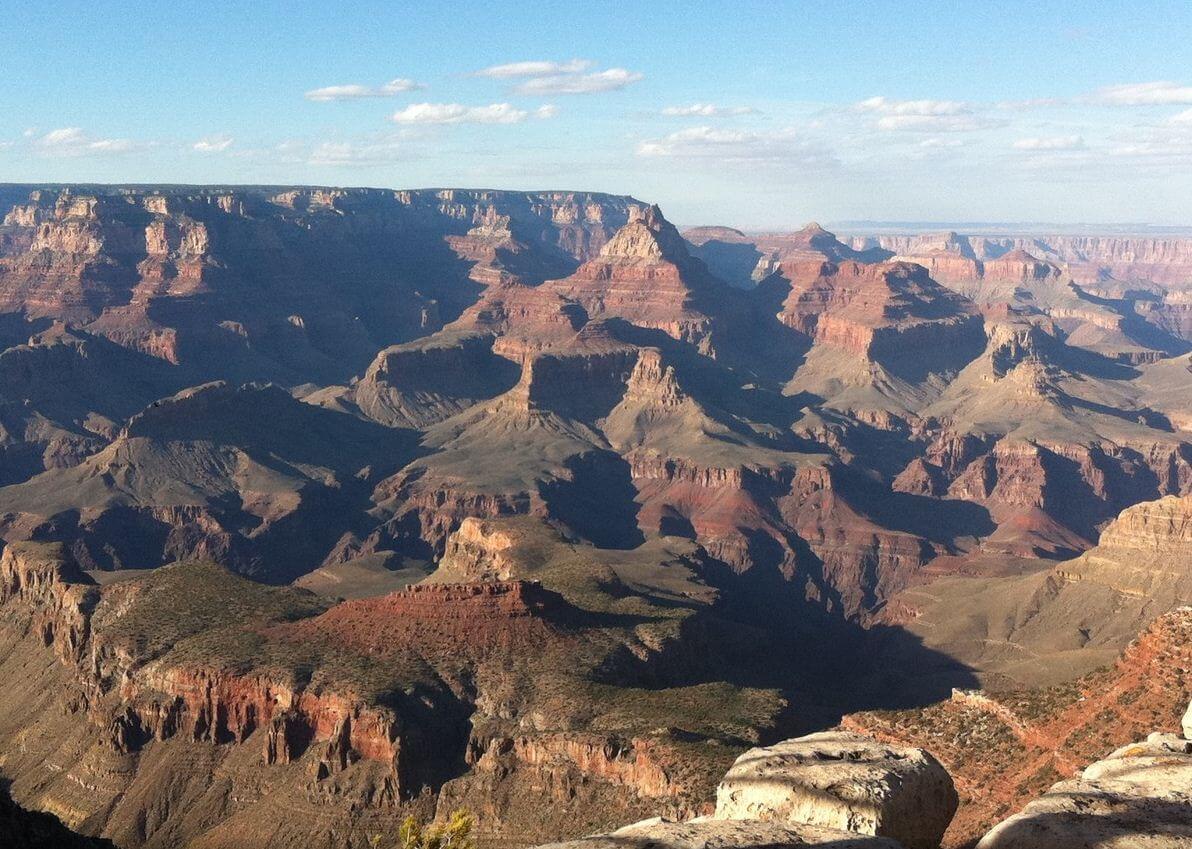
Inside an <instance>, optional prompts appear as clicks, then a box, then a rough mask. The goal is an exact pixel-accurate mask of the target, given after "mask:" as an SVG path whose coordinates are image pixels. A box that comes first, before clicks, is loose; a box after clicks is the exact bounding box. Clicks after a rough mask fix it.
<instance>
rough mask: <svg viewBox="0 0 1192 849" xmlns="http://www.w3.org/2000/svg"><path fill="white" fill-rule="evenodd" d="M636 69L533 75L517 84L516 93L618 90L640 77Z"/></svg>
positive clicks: (544, 93) (587, 92)
mask: <svg viewBox="0 0 1192 849" xmlns="http://www.w3.org/2000/svg"><path fill="white" fill-rule="evenodd" d="M642 76H643V75H642V74H640V73H638V72H637V71H627V70H625V69H624V68H609V69H608V70H607V71H596V72H595V73H591V74H551V75H549V76H541V77H533V78H531V79H528V80H526V81H525V82H523V83H522V84H521V85H519V86H518V87H517V88H516V89H515V91H516V92H517V93H518V94H529V95H547V94H596V93H597V92H602V91H618V90H619V89H623V88H625V87H626V86H628V85H631V84H633V83H635V82H637V81H638V80H640V79H642Z"/></svg>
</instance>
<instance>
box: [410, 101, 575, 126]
mask: <svg viewBox="0 0 1192 849" xmlns="http://www.w3.org/2000/svg"><path fill="white" fill-rule="evenodd" d="M557 113H558V109H557V108H556V107H555V106H552V105H550V104H548V105H546V106H541V107H539V108H538V109H536V110H534V112H533V113H531V112H528V111H526V110H525V109H518V108H516V107H515V106H513V105H512V104H509V103H492V104H489V105H488V106H464V105H462V104H460V103H413V104H411V105H409V106H407V107H406V108H405V109H402V110H400V111H398V112H394V113H393V116H392V118H391V120H392V121H393V122H394V123H397V124H520V123H521V122H522V121H525V120H526V119H527V118H529V117H530V116H531V115H533V116H534V117H536V118H553V117H554V116H555V115H556V114H557Z"/></svg>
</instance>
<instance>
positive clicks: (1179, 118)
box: [1167, 109, 1192, 126]
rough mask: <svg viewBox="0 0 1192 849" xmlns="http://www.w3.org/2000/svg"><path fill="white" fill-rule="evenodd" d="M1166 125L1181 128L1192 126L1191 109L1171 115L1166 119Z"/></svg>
mask: <svg viewBox="0 0 1192 849" xmlns="http://www.w3.org/2000/svg"><path fill="white" fill-rule="evenodd" d="M1167 123H1169V124H1179V125H1181V126H1182V125H1184V124H1187V125H1189V126H1192V109H1185V110H1184V111H1183V112H1180V113H1179V114H1178V115H1172V116H1171V117H1170V118H1169V119H1168V121H1167Z"/></svg>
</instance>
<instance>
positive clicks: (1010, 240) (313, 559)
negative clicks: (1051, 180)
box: [0, 185, 1192, 849]
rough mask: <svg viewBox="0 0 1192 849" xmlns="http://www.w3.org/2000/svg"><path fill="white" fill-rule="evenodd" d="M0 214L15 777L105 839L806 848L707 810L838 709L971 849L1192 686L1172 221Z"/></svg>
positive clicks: (1, 411) (580, 213) (145, 211)
mask: <svg viewBox="0 0 1192 849" xmlns="http://www.w3.org/2000/svg"><path fill="white" fill-rule="evenodd" d="M0 215H2V218H0V220H2V222H3V223H2V224H0V541H2V542H3V546H4V547H3V553H2V554H0V682H2V683H3V685H4V686H3V688H0V690H2V694H0V780H2V781H3V788H0V789H3V792H4V793H6V794H11V799H12V801H13V802H14V803H15V804H16V805H20V806H21V808H24V809H27V815H28V816H29V817H34V818H36V817H38V816H40V815H41V814H40V813H35V812H43V813H44V814H46V815H52V816H53V817H56V818H57V819H58V820H59V821H60V823H58V824H57V825H58V826H61V827H63V828H69V829H71V830H72V831H74V832H76V833H77V835H76V836H77V839H79V840H81V841H86V840H90V839H92V838H94V839H95V840H97V841H102V840H107V841H111V843H112V844H114V845H116V846H119V847H121V849H141V847H145V849H156V847H162V849H164V847H176V846H178V847H183V846H184V847H191V849H219V847H228V849H231V847H236V848H237V849H256V848H257V847H260V849H266V847H270V849H272V847H289V846H294V847H297V846H303V847H326V849H347V848H348V847H365V846H372V845H376V842H377V841H382V842H383V845H396V839H397V830H398V828H399V827H400V824H401V822H402V819H403V818H404V817H405V816H406V815H407V814H409V813H413V814H415V815H416V816H418V817H420V818H423V819H431V818H434V817H436V816H438V817H443V816H446V815H447V814H448V813H449V812H450V811H451V810H454V809H456V808H460V807H463V808H467V809H469V810H471V811H473V812H474V813H475V815H476V817H477V826H478V837H479V839H480V840H481V842H482V845H484V846H509V847H519V846H520V847H528V846H533V845H537V844H540V843H544V842H549V841H551V840H560V839H566V838H579V837H582V836H583V835H587V834H594V833H600V832H607V831H610V830H611V829H614V828H617V827H621V826H623V825H624V824H625V823H627V822H632V821H634V820H635V819H645V818H647V817H652V816H662V817H664V818H665V820H666V824H665V825H664V831H668V834H669V837H668V838H667V839H669V840H673V841H675V842H674V845H676V846H682V845H688V844H687V843H684V842H682V841H696V840H700V839H712V838H714V839H715V840H720V841H722V844H723V845H725V846H734V845H771V844H773V845H805V844H812V843H814V842H816V841H818V842H824V840H825V839H827V838H823V835H820V836H819V837H816V836H815V835H813V834H812V832H813V831H814V830H815V829H828V830H832V829H837V830H839V826H840V822H837V821H833V822H821V821H815V822H802V821H800V822H787V823H785V824H784V825H782V827H781V828H780V829H779V831H782V830H783V829H785V830H786V831H787V832H789V833H786V834H781V833H778V832H775V831H774V828H776V826H775V827H771V825H764V826H763V825H756V824H754V825H750V824H748V823H750V822H752V820H750V819H749V818H748V817H744V818H742V817H737V818H735V819H737V820H740V823H746V824H743V825H742V824H740V823H738V824H737V825H724V824H715V823H720V822H721V821H722V820H724V818H720V817H719V815H718V814H717V793H716V788H717V784H718V782H720V780H721V776H723V775H724V774H725V773H726V772H727V771H729V770H730V768H733V764H734V762H735V761H736V759H737V758H738V756H740V755H742V753H744V752H746V751H747V750H753V749H756V748H758V747H762V750H765V748H766V747H771V746H773V745H774V744H776V743H778V741H780V740H784V739H786V738H792V737H797V736H802V735H807V734H809V733H812V732H820V733H828V734H836V735H859V736H861V737H863V738H864V739H866V740H870V741H877V742H876V743H872V745H874V746H877V745H878V744H880V745H881V746H885V747H901V748H900V749H899V750H900V751H901V750H902V749H906V750H915V751H926V752H930V757H931V758H932V763H934V762H935V759H938V764H942V767H941V768H942V769H946V770H947V773H949V774H950V776H951V778H950V779H949V786H951V782H955V788H956V793H957V794H958V797H957V798H958V800H959V810H958V812H957V813H956V816H955V817H953V816H952V815H951V812H950V811H949V812H948V815H947V817H943V818H942V820H941V822H942V823H943V825H941V827H940V829H938V831H939V832H940V833H943V835H944V836H943V841H944V844H943V845H945V846H948V847H960V846H967V845H972V843H973V841H975V840H977V839H978V838H980V837H981V835H983V834H985V833H986V832H987V831H989V830H990V829H991V828H993V826H994V825H995V824H996V822H997V821H999V820H1001V819H1004V818H1005V817H1006V816H1009V815H1010V814H1012V813H1014V812H1015V811H1017V810H1018V809H1019V808H1021V807H1022V806H1023V805H1024V804H1026V803H1027V801H1028V800H1029V799H1030V798H1032V797H1034V796H1037V795H1039V794H1041V793H1042V792H1043V791H1045V790H1046V789H1047V786H1049V785H1050V784H1051V783H1054V782H1055V781H1059V780H1061V779H1065V780H1067V779H1074V778H1075V777H1076V776H1077V773H1078V772H1079V770H1080V769H1083V768H1084V765H1086V764H1088V763H1090V762H1091V761H1093V760H1096V759H1097V758H1100V757H1102V756H1103V755H1104V754H1105V753H1106V752H1107V751H1109V750H1110V749H1111V748H1113V747H1115V746H1123V745H1125V744H1127V743H1130V742H1132V741H1134V740H1136V739H1138V738H1139V737H1141V736H1145V734H1146V733H1149V731H1152V730H1155V729H1158V728H1166V726H1167V725H1168V724H1170V723H1169V718H1170V717H1171V716H1177V718H1178V714H1177V712H1176V708H1177V706H1178V704H1179V703H1180V702H1181V700H1182V703H1183V704H1184V705H1186V704H1187V702H1188V700H1189V687H1190V686H1192V684H1190V682H1189V681H1188V679H1187V674H1186V673H1187V670H1188V668H1189V666H1188V663H1187V658H1186V657H1185V656H1184V654H1182V652H1183V651H1184V649H1182V648H1181V645H1183V646H1186V645H1187V641H1186V639H1184V637H1186V634H1185V631H1186V629H1187V609H1186V606H1187V605H1189V604H1192V238H1187V239H1181V238H1176V237H1163V238H1150V237H1142V236H1138V237H1129V236H1114V237H1103V236H1098V235H1097V234H1089V235H1087V236H1080V237H1076V236H1043V235H1030V236H1026V235H1024V236H982V235H979V234H971V235H966V234H957V233H943V234H921V233H914V234H909V233H908V234H906V235H895V236H891V235H886V234H869V235H856V234H854V235H847V236H842V237H841V238H837V236H835V235H833V234H832V233H831V232H829V231H828V230H826V229H824V228H823V227H821V226H819V225H817V224H811V225H808V226H807V227H805V228H803V229H802V230H799V231H796V232H791V233H780V234H746V233H743V232H741V231H737V230H733V229H731V228H728V227H722V226H706V227H695V228H690V229H683V230H681V229H679V228H677V227H676V226H674V224H672V223H671V222H670V221H668V220H667V218H666V217H665V216H664V214H663V212H662V210H661V209H660V208H659V207H658V206H656V205H653V204H650V203H648V202H643V201H640V200H637V199H635V198H631V197H624V196H616V195H609V194H600V193H586V192H562V191H559V192H554V191H546V192H514V191H495V190H493V191H490V190H464V189H434V190H408V191H407V190H396V191H395V190H381V189H343V188H329V187H301V186H296V187H243V186H236V187H231V186H229V187H221V186H209V187H201V186H193V187H187V186H160V187H155V186H127V187H121V186H87V185H76V186H55V185H21V186H17V185H0ZM1181 634H1183V635H1184V636H1183V637H1181V636H1180V635H1181ZM1181 641H1182V642H1181ZM1173 670H1174V671H1173ZM833 728H835V729H837V730H835V731H828V729H833ZM850 739H851V738H850ZM838 742H839V741H838ZM832 745H837V743H833V744H832ZM841 745H843V744H841ZM849 745H852V744H851V743H850V744H849ZM866 745H870V744H866ZM866 751H869V750H866ZM792 757H793V756H792ZM858 757H860V755H858ZM866 757H868V755H866ZM875 757H877V756H876V755H875ZM881 757H883V758H886V757H888V753H887V755H882V756H881ZM889 757H892V756H889ZM916 757H917V756H916ZM900 758H901V756H900ZM938 764H937V765H938ZM994 767H996V768H997V770H998V772H997V774H994V772H993V769H994ZM924 769H927V767H924ZM940 786H942V784H941V785H940ZM938 789H939V788H938V787H937V788H936V790H933V791H931V792H932V793H935V792H936V791H937V790H938ZM983 791H988V792H983ZM944 795H947V794H944ZM3 801H4V802H5V804H6V805H7V804H8V802H7V796H5V797H3ZM945 801H946V800H945ZM947 807H948V805H947V804H944V805H943V806H942V807H941V808H940V810H941V811H942V810H943V809H944V808H947ZM952 807H953V808H954V807H955V806H954V805H953V806H952ZM7 810H8V808H7V807H5V808H0V813H3V815H4V816H7V815H8V814H7V813H5V812H6V811H7ZM13 810H14V811H17V812H18V814H19V813H20V812H19V809H16V808H15V806H14V808H13ZM20 815H21V816H24V814H20ZM704 817H710V818H712V819H711V820H709V822H712V823H714V824H713V825H708V826H707V828H709V829H711V832H709V834H711V838H708V835H705V836H704V837H701V836H700V834H698V833H696V832H698V831H699V829H698V828H697V829H696V830H695V832H691V831H690V829H691V828H694V826H690V827H689V826H688V825H687V823H690V822H697V823H699V822H702V819H701V818H704ZM941 817H942V814H941ZM729 819H734V818H732V817H730V818H729ZM30 822H31V823H33V825H31V826H30V827H31V828H42V829H44V828H53V827H56V826H55V825H54V824H52V823H51V824H49V825H46V824H45V823H43V822H42V821H40V820H36V819H34V820H30ZM46 822H48V821H46ZM846 824H847V823H846ZM703 827H704V826H700V828H703ZM945 827H946V828H947V831H946V832H945V831H944V828H945ZM643 828H644V827H643ZM845 831H846V832H849V831H852V829H848V828H846V829H845ZM647 832H648V829H647ZM647 832H643V833H645V834H647V836H646V837H643V838H641V839H643V840H648V839H650V838H649V836H648V833H647ZM689 832H690V833H689ZM712 832H715V833H714V834H712ZM734 834H735V835H736V836H734ZM742 834H745V835H746V837H747V838H748V839H750V840H754V841H755V842H754V843H753V844H748V843H746V844H740V840H742V839H746V838H742V837H741V835H742ZM750 834H752V835H753V836H752V837H749V836H748V835H750ZM838 837H839V835H838ZM821 838H823V839H821ZM601 839H605V838H601ZM608 839H611V838H608ZM628 839H629V838H626V841H627V840H628ZM633 839H634V840H636V839H638V838H636V837H635V838H633ZM840 839H841V840H843V839H845V838H840ZM847 839H849V840H852V839H853V837H848V838H847ZM939 839H940V837H939V834H933V835H928V836H927V837H922V836H921V835H919V836H913V835H912V836H911V837H909V838H908V837H907V836H906V835H904V834H894V835H892V836H891V835H890V834H888V833H886V832H873V833H870V834H868V836H867V841H868V842H866V841H862V842H858V843H857V844H856V845H858V846H870V845H872V846H874V847H877V846H879V845H893V844H892V843H891V841H893V840H901V841H902V842H903V845H906V846H911V845H916V846H917V845H923V846H927V845H934V844H935V843H938V841H939ZM731 840H738V843H732V842H731ZM761 840H771V844H764V843H758V842H757V841H761ZM781 840H786V841H788V842H787V843H781V842H779V843H776V844H775V843H774V841H781ZM384 841H387V843H384ZM798 841H802V842H801V843H800V842H798ZM908 841H909V842H908ZM80 845H88V844H86V843H81V844H80ZM96 845H102V844H101V843H100V844H96ZM583 845H593V846H597V845H606V844H600V843H588V844H583ZM609 845H618V844H617V843H616V841H614V842H613V843H612V844H609ZM623 845H637V844H634V843H629V842H625V843H624V844H623ZM692 845H696V844H692ZM708 845H721V844H717V843H709V844H708ZM835 845H848V844H845V843H839V844H835ZM983 845H984V844H983ZM988 845H991V846H993V845H998V846H1000V845H1002V844H999V843H996V842H993V843H990V844H988Z"/></svg>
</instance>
